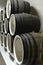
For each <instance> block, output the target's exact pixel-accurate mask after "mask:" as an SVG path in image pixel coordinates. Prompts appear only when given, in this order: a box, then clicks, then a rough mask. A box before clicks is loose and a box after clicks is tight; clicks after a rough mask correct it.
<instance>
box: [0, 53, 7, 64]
mask: <svg viewBox="0 0 43 65" xmlns="http://www.w3.org/2000/svg"><path fill="white" fill-rule="evenodd" d="M0 65H6V64H5V61H4V59H3V57H2V55H1V52H0Z"/></svg>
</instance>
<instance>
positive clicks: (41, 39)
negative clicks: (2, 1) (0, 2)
mask: <svg viewBox="0 0 43 65" xmlns="http://www.w3.org/2000/svg"><path fill="white" fill-rule="evenodd" d="M31 7H32V6H31V5H30V3H29V2H27V1H24V0H7V3H6V6H5V8H4V9H3V10H1V19H0V41H1V45H2V46H3V47H4V49H5V50H7V52H8V53H9V55H11V56H12V57H13V58H14V60H15V61H16V63H17V64H19V65H39V64H40V65H43V33H40V29H41V24H42V23H41V22H40V18H39V17H38V16H36V15H33V14H31V12H30V9H31Z"/></svg>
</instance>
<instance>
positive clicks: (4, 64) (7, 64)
mask: <svg viewBox="0 0 43 65" xmlns="http://www.w3.org/2000/svg"><path fill="white" fill-rule="evenodd" d="M0 65H17V64H16V62H15V60H12V59H11V57H10V55H9V54H8V52H6V51H5V50H4V47H2V46H1V44H0Z"/></svg>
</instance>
